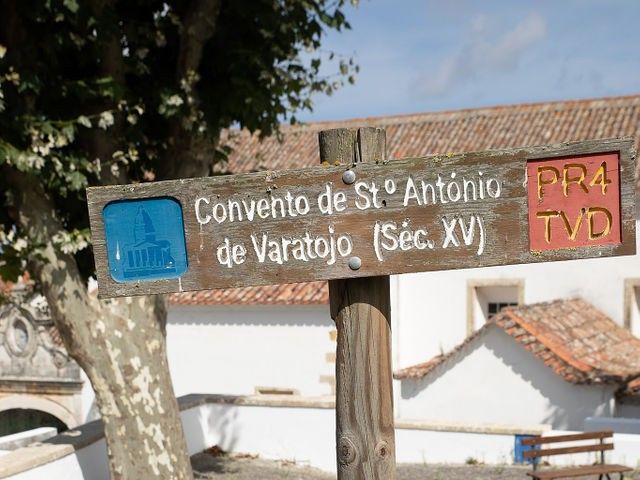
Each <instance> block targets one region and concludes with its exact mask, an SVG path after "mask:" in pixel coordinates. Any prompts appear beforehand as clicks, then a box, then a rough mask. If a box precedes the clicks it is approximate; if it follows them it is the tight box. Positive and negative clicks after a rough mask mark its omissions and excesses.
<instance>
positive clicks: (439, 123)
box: [219, 95, 640, 173]
mask: <svg viewBox="0 0 640 480" xmlns="http://www.w3.org/2000/svg"><path fill="white" fill-rule="evenodd" d="M355 126H380V127H385V129H386V131H387V151H388V155H389V158H403V157H418V156H424V155H429V154H438V153H447V152H465V151H474V150H486V149H497V148H510V147H522V146H530V145H539V144H543V143H559V142H566V141H571V140H585V139H590V138H608V137H622V136H632V137H635V139H636V147H638V146H640V95H633V96H626V97H609V98H596V99H588V100H571V101H557V102H546V103H532V104H520V105H506V106H497V107H488V108H477V109H467V110H454V111H447V112H432V113H419V114H413V115H397V116H387V117H372V118H357V119H352V120H345V121H340V122H317V123H309V124H304V125H295V126H288V125H285V126H282V138H281V140H282V141H281V142H280V141H278V139H277V138H275V137H268V138H265V139H263V140H260V138H259V135H257V134H254V135H252V134H250V133H249V132H247V131H239V130H234V129H230V130H226V131H224V132H223V134H222V138H221V140H222V143H223V144H225V145H227V146H229V147H231V148H232V149H233V150H232V152H231V154H230V155H229V159H228V163H226V164H222V165H221V166H220V167H219V171H220V172H223V173H244V172H254V171H260V170H267V169H268V170H282V169H290V168H300V167H309V166H313V165H317V164H318V163H319V162H320V160H319V153H318V138H317V136H318V132H319V131H320V130H324V129H330V128H337V127H355Z"/></svg>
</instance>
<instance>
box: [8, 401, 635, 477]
mask: <svg viewBox="0 0 640 480" xmlns="http://www.w3.org/2000/svg"><path fill="white" fill-rule="evenodd" d="M232 401H233V404H230V403H228V402H226V401H224V400H222V401H220V400H219V399H215V398H207V396H190V398H189V399H183V401H181V402H180V403H181V404H182V406H183V407H184V410H183V412H182V424H183V427H184V432H185V437H186V441H187V448H188V451H189V453H190V454H194V453H197V452H200V451H202V450H204V449H205V448H208V447H210V446H212V445H220V446H221V447H222V448H224V449H226V450H227V451H230V452H243V453H252V454H258V455H260V456H261V457H262V458H271V459H287V460H293V461H295V462H297V463H299V464H307V465H311V466H314V467H317V468H320V469H323V470H326V471H329V472H335V470H336V462H335V431H334V425H335V413H334V412H335V410H334V408H333V406H332V405H331V402H328V401H327V400H321V401H313V400H309V399H305V398H300V397H298V398H295V399H293V398H292V399H289V400H288V401H284V402H279V401H278V400H277V399H274V398H271V399H264V398H259V397H253V398H236V399H232ZM274 425H277V426H278V428H274ZM86 427H88V428H84V427H83V428H84V431H83V432H82V433H80V434H79V435H73V436H67V437H64V436H59V437H56V439H53V440H52V441H51V442H45V443H42V444H38V445H34V446H31V447H26V448H23V449H21V450H19V451H15V452H12V453H9V454H7V455H5V456H4V457H3V458H2V463H0V478H8V479H11V480H41V479H47V480H103V479H104V480H107V479H108V478H109V473H108V469H107V459H106V446H105V443H104V439H103V438H102V435H101V432H100V431H99V430H96V429H95V428H92V427H90V426H86ZM493 430H495V431H489V430H485V431H480V430H478V428H477V425H476V426H474V425H468V428H466V427H465V426H464V425H462V424H457V425H456V426H451V428H448V427H446V426H445V425H444V424H442V423H441V424H440V426H439V427H437V428H428V427H427V426H426V425H422V426H419V425H416V426H415V427H411V426H409V425H404V426H398V427H397V428H396V447H397V451H396V455H397V461H398V463H423V462H430V463H463V462H464V461H465V460H466V459H467V458H470V457H472V458H475V459H476V460H480V461H484V462H486V463H489V464H498V465H501V464H510V463H511V462H512V458H513V449H514V441H515V438H514V434H513V433H510V432H509V431H508V430H509V429H503V431H500V428H494V429H493ZM78 433H79V432H78ZM522 433H524V431H523V432H522ZM529 433H536V432H533V431H531V432H529ZM537 433H541V432H539V431H538V432H537ZM562 433H566V432H561V431H547V432H545V434H547V435H550V434H562ZM638 437H640V436H638V435H624V434H622V435H619V434H616V435H614V438H613V441H614V443H615V445H616V449H615V450H614V451H613V452H608V453H607V460H608V461H609V462H612V463H622V464H625V465H629V466H631V467H636V466H637V465H639V463H638V462H640V438H638ZM549 460H550V461H551V462H552V463H553V464H556V463H565V462H567V461H576V462H582V461H587V462H589V461H591V458H589V457H586V456H584V455H583V456H580V457H579V456H574V457H571V459H567V458H564V457H550V458H549Z"/></svg>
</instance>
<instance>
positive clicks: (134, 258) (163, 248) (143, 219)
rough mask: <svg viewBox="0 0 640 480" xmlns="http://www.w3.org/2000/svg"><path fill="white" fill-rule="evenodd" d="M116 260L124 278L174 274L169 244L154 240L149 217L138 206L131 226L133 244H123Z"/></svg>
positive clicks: (152, 226)
mask: <svg viewBox="0 0 640 480" xmlns="http://www.w3.org/2000/svg"><path fill="white" fill-rule="evenodd" d="M116 259H117V260H119V261H120V262H121V265H122V268H123V272H124V277H125V278H140V277H148V276H150V275H155V274H158V273H162V274H167V273H175V272H176V262H175V260H174V259H173V257H172V256H171V242H169V241H168V240H156V229H155V227H154V225H153V221H152V220H151V216H150V215H149V213H148V212H147V211H146V210H145V209H144V207H142V206H139V207H138V211H137V212H136V217H135V221H134V226H133V243H129V244H125V245H124V246H123V248H122V253H121V252H120V246H119V244H118V246H117V248H116Z"/></svg>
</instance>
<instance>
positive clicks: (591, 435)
mask: <svg viewBox="0 0 640 480" xmlns="http://www.w3.org/2000/svg"><path fill="white" fill-rule="evenodd" d="M611 437H613V431H612V430H605V431H602V432H585V433H572V434H570V435H554V436H549V437H534V438H525V439H523V440H522V445H525V446H529V445H543V444H548V443H559V442H575V441H576V440H599V439H602V438H611Z"/></svg>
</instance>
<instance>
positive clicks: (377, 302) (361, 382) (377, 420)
mask: <svg viewBox="0 0 640 480" xmlns="http://www.w3.org/2000/svg"><path fill="white" fill-rule="evenodd" d="M319 138H320V160H321V161H322V162H323V163H324V162H328V163H330V164H335V163H342V164H351V163H358V162H378V161H382V160H384V159H385V155H386V140H385V131H384V130H383V129H378V128H360V129H357V130H351V129H335V130H325V131H322V132H320V137H319ZM354 171H355V173H356V181H357V168H356V169H354ZM329 296H330V305H331V307H330V308H331V317H332V318H333V319H334V320H335V321H336V328H337V330H338V346H337V354H336V450H337V452H336V453H337V462H338V480H393V479H395V478H396V474H395V463H396V462H395V431H394V423H393V385H392V372H391V325H390V322H391V308H390V291H389V277H388V276H378V277H364V278H354V279H344V280H332V281H330V282H329Z"/></svg>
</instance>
